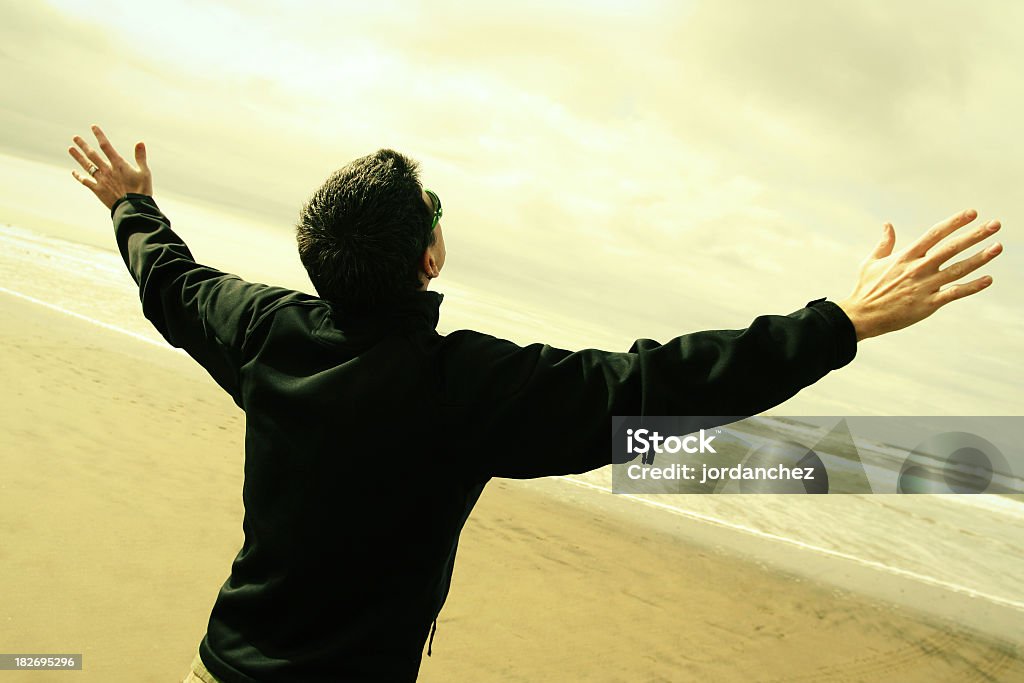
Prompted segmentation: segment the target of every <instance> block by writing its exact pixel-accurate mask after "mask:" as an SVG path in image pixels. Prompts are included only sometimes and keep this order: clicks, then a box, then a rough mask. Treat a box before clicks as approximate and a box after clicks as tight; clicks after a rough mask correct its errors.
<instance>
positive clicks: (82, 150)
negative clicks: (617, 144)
mask: <svg viewBox="0 0 1024 683" xmlns="http://www.w3.org/2000/svg"><path fill="white" fill-rule="evenodd" d="M93 132H94V133H95V135H96V138H97V140H98V142H99V146H100V149H101V150H102V151H103V153H104V155H100V154H99V152H97V151H96V150H94V149H93V148H92V147H91V146H90V145H89V144H88V143H86V141H85V140H83V139H82V138H80V137H75V138H74V141H75V144H76V146H77V147H72V148H70V149H69V151H70V153H71V155H72V156H73V157H74V158H75V159H76V160H77V161H78V163H79V164H81V166H82V167H83V168H84V169H85V170H86V171H87V173H86V174H83V173H81V172H79V171H74V172H73V174H74V176H75V178H76V179H77V180H78V181H79V182H81V183H82V184H83V185H85V186H86V187H88V188H89V189H90V190H92V191H93V193H94V194H95V195H96V196H97V197H98V198H99V199H100V200H101V201H102V202H103V204H104V205H105V206H107V207H108V208H109V209H110V210H111V215H112V217H113V221H114V226H115V233H116V239H117V244H118V247H119V249H120V251H121V255H122V256H123V258H124V261H125V264H126V265H127V267H128V269H129V271H130V272H131V274H132V277H133V278H134V279H135V281H136V283H137V284H138V285H139V292H140V298H141V301H142V309H143V312H144V313H145V315H146V317H147V318H148V319H149V320H150V321H152V323H153V324H154V325H155V326H156V328H157V329H158V330H159V331H160V333H161V334H162V335H163V336H164V338H165V339H166V340H167V341H168V342H169V343H170V344H172V345H173V346H176V347H180V348H183V349H185V351H187V352H188V353H189V354H190V355H191V356H192V357H193V358H194V359H195V360H196V361H198V362H199V363H201V364H202V365H203V367H204V368H205V369H206V370H207V371H208V372H209V373H210V375H211V376H212V377H213V378H214V380H216V381H217V383H218V384H220V386H221V387H223V388H224V389H225V390H226V391H227V392H228V393H229V394H230V395H231V396H232V398H233V399H234V401H235V403H236V404H237V405H238V406H239V407H240V408H242V409H243V410H244V411H245V413H246V431H245V483H244V487H243V502H244V504H245V515H244V519H243V530H244V532H245V536H244V541H243V545H242V548H241V550H240V551H239V553H238V555H237V557H236V558H235V560H234V562H233V564H232V567H231V575H230V577H229V578H228V580H227V581H226V582H225V583H224V585H223V587H222V588H221V590H220V593H219V595H218V597H217V600H216V603H215V605H214V607H213V610H212V613H211V616H210V620H209V625H208V628H207V633H206V636H205V637H204V638H203V639H202V641H201V643H200V645H199V653H198V655H197V657H196V659H195V661H194V662H193V669H194V674H193V675H197V676H199V677H200V678H201V679H202V680H208V679H209V680H218V681H225V682H229V683H236V682H237V683H242V682H252V681H288V682H289V683H298V682H302V681H339V680H341V681H357V680H358V681H369V680H372V681H401V680H414V679H415V678H416V675H417V672H418V669H419V665H420V660H421V654H422V650H423V646H424V643H425V642H427V640H428V638H430V639H432V637H433V631H432V629H431V624H432V623H433V624H434V626H435V627H436V617H437V615H438V612H439V611H440V609H441V606H442V604H443V603H444V600H445V598H446V596H447V593H448V589H449V585H450V581H451V577H452V570H453V566H454V561H455V552H456V548H457V544H458V539H459V533H460V531H461V529H462V526H463V524H464V523H465V521H466V518H467V517H468V515H469V513H470V511H471V509H472V507H473V505H474V503H475V502H476V500H477V499H478V497H479V496H480V494H481V491H482V490H483V487H484V486H485V484H486V483H487V482H488V480H489V479H490V478H492V477H518V478H525V477H541V476H546V475H557V474H569V473H577V472H584V471H588V470H592V469H595V468H598V467H601V466H603V465H607V464H609V463H610V462H611V442H610V438H609V435H610V420H611V417H612V416H613V415H712V416H714V415H733V416H736V415H754V414H757V413H759V412H762V411H764V410H766V409H768V408H770V407H772V406H774V405H777V404H778V403H780V402H782V401H784V400H785V399H787V398H789V397H790V396H792V395H794V394H795V393H796V392H797V391H799V390H800V389H801V388H803V387H806V386H808V385H810V384H812V383H814V382H815V381H817V380H818V379H820V378H821V377H822V376H824V375H825V374H827V373H828V372H830V371H831V370H834V369H836V368H840V367H842V366H844V365H846V364H847V363H849V362H850V361H851V360H852V359H853V358H854V356H855V355H856V350H857V342H858V341H859V340H862V339H866V338H868V337H873V336H877V335H880V334H884V333H886V332H891V331H893V330H897V329H900V328H902V327H906V326H907V325H911V324H913V323H915V322H918V321H919V320H922V319H924V318H925V317H927V316H928V315H930V314H931V313H933V312H934V311H935V310H937V309H938V308H939V307H941V306H943V305H944V304H946V303H948V302H950V301H953V300H955V299H959V298H962V297H965V296H969V295H971V294H973V293H975V292H978V291H980V290H982V289H984V288H985V287H986V286H988V285H989V284H990V282H991V278H987V277H984V278H978V279H975V280H973V281H971V282H967V283H964V284H956V285H954V284H952V283H954V282H956V281H958V280H960V279H962V278H963V277H964V276H965V275H967V274H968V273H971V272H973V271H974V270H976V269H977V268H979V267H980V266H982V265H983V264H985V263H987V262H988V261H989V260H991V259H992V258H994V257H995V255H997V254H998V253H999V249H1000V248H999V245H994V247H993V248H990V249H987V250H985V251H982V252H979V253H978V254H976V255H974V256H971V257H970V258H966V259H963V260H961V261H959V262H956V263H953V264H952V265H949V266H948V267H945V268H941V266H942V264H944V263H946V262H947V261H949V260H950V259H951V258H953V257H954V256H955V255H956V254H959V253H961V252H963V251H964V250H965V249H967V248H968V247H970V246H971V245H973V244H976V243H978V242H980V241H982V240H983V239H985V238H987V237H989V236H990V235H991V234H992V233H994V232H995V231H996V230H997V229H998V228H999V223H998V222H997V221H992V222H990V223H988V224H986V225H985V226H982V228H980V229H974V230H971V231H970V232H964V233H960V234H959V235H958V236H957V237H955V238H952V239H947V238H950V237H951V236H952V235H953V234H954V233H955V232H956V231H957V230H958V229H960V228H962V227H964V226H966V225H967V224H968V223H970V222H971V221H972V220H973V219H974V218H975V217H976V213H975V212H974V211H964V212H960V213H957V214H956V215H954V216H951V217H950V218H948V219H947V220H945V221H942V222H941V223H938V224H936V225H935V227H933V228H932V229H931V230H929V231H928V232H927V233H925V234H924V235H923V236H922V237H921V238H920V239H918V240H917V241H916V242H914V243H913V244H911V245H910V246H909V247H907V248H906V249H905V250H904V251H902V252H900V253H899V254H896V255H893V248H894V244H895V232H894V230H893V228H892V226H891V225H890V224H886V226H885V229H884V231H883V235H882V240H881V241H880V242H879V244H878V245H877V246H876V247H875V249H874V251H873V252H872V253H871V255H870V256H869V257H868V259H866V260H865V262H864V263H863V265H862V267H861V270H860V276H859V279H858V281H857V284H856V286H855V287H854V290H853V293H852V294H851V295H850V296H849V297H848V298H846V299H845V300H843V301H841V302H840V303H838V304H836V303H832V302H829V301H826V300H824V299H818V300H815V301H812V302H811V303H809V304H808V305H807V306H805V307H804V308H801V309H800V310H797V311H795V312H793V313H791V314H789V315H786V316H777V315H765V316H760V317H758V318H756V319H755V320H754V321H753V323H752V324H751V325H750V327H748V328H746V329H742V330H720V331H711V332H698V333H694V334H689V335H685V336H681V337H678V338H676V339H673V340H671V341H669V342H667V343H665V344H658V343H655V342H652V341H650V340H639V341H637V342H636V343H635V344H634V345H633V347H632V348H631V349H630V351H629V352H627V353H610V352H603V351H597V350H585V351H579V352H575V353H573V352H569V351H564V350H561V349H556V348H552V347H550V346H547V345H541V344H533V345H530V346H526V347H520V346H517V345H515V344H513V343H511V342H508V341H504V340H501V339H496V338H494V337H491V336H488V335H485V334H481V333H478V332H473V331H469V330H460V331H457V332H453V333H451V334H449V335H447V336H442V335H440V334H438V333H437V332H436V331H435V327H436V325H437V322H438V315H439V306H440V303H441V295H440V294H437V293H435V292H431V291H429V290H428V286H429V284H430V280H432V279H433V278H436V277H437V276H438V275H439V274H440V272H441V269H442V267H443V266H444V262H445V247H444V238H443V236H442V232H441V223H440V221H439V219H440V218H441V215H442V214H441V203H440V200H439V199H438V197H437V195H436V194H434V193H432V192H429V191H426V190H424V189H423V188H422V186H421V185H420V182H419V179H418V177H417V168H416V164H415V163H414V162H412V161H411V160H409V159H407V158H406V157H404V156H402V155H400V154H398V153H397V152H394V151H391V150H380V151H378V152H377V153H375V154H372V155H369V156H366V157H363V158H361V159H357V160H356V161H353V162H352V163H350V164H349V165H347V166H345V167H344V168H342V169H341V170H339V171H337V172H336V173H334V174H333V175H332V176H331V177H330V178H328V179H327V181H326V182H325V183H324V185H323V186H322V187H321V188H320V189H318V190H317V191H316V192H315V193H314V194H313V196H312V198H311V199H310V200H309V202H308V203H307V205H306V206H305V208H304V209H303V211H302V213H301V218H300V221H299V225H298V246H299V253H300V256H301V259H302V263H303V264H304V266H305V267H306V269H307V271H308V273H309V277H310V280H311V281H312V283H313V286H314V287H315V288H316V290H317V292H318V293H319V295H320V296H319V297H314V296H311V295H309V294H304V293H301V292H297V291H291V290H287V289H283V288H280V287H272V286H267V285H263V284H255V283H249V282H245V281H243V280H242V279H240V278H238V277H237V276H234V275H230V274H226V273H223V272H221V271H218V270H216V269H214V268H210V267H208V266H204V265H200V264H197V263H196V262H195V261H194V260H193V258H192V255H191V254H190V252H189V250H188V248H187V247H186V246H185V244H184V242H182V240H181V239H180V238H179V237H178V235H177V234H175V233H174V232H173V231H172V230H171V227H170V223H169V221H168V220H167V218H166V217H165V216H164V215H163V214H162V213H161V212H160V210H159V209H158V208H157V205H156V203H155V202H154V200H153V198H152V195H153V184H152V176H151V173H150V170H149V167H148V165H147V161H146V150H145V147H144V145H143V144H142V143H139V144H138V145H136V147H135V160H136V163H137V167H135V166H133V165H131V164H130V163H128V162H127V161H125V160H124V159H123V158H122V157H121V156H120V155H119V154H118V153H117V152H116V151H115V149H114V148H113V146H112V145H111V144H110V142H109V141H108V140H107V138H106V136H105V135H104V134H103V132H102V131H101V130H100V129H99V128H98V127H95V126H94V127H93ZM427 653H428V654H430V649H429V645H428V652H427Z"/></svg>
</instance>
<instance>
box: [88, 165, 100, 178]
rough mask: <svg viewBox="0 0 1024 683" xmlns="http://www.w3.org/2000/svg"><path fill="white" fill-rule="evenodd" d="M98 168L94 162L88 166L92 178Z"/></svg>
mask: <svg viewBox="0 0 1024 683" xmlns="http://www.w3.org/2000/svg"><path fill="white" fill-rule="evenodd" d="M98 170H100V167H99V166H97V165H96V164H91V165H90V166H89V175H91V176H92V177H93V178H95V177H96V171H98Z"/></svg>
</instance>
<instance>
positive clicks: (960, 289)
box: [934, 275, 992, 306]
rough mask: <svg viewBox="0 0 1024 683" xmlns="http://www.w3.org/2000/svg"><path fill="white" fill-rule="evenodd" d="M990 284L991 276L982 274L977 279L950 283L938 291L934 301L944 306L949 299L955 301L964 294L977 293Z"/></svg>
mask: <svg viewBox="0 0 1024 683" xmlns="http://www.w3.org/2000/svg"><path fill="white" fill-rule="evenodd" d="M990 284H992V276H990V275H984V276H982V277H979V278H978V279H977V280H971V281H970V282H965V283H964V284H962V285H950V286H949V287H946V288H945V289H943V290H941V291H939V293H938V294H936V295H935V299H934V301H935V303H937V304H938V305H939V306H945V305H946V304H948V303H949V302H950V301H956V300H957V299H963V298H964V297H965V296H971V295H972V294H977V293H978V292H980V291H981V290H983V289H985V288H986V287H988V286H989V285H990Z"/></svg>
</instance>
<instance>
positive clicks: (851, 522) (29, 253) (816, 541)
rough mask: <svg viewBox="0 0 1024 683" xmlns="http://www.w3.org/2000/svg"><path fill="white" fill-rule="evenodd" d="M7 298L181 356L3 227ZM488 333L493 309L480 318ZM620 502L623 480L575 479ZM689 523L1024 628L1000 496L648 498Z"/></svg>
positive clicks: (41, 246) (1005, 504)
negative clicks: (937, 592) (999, 615)
mask: <svg viewBox="0 0 1024 683" xmlns="http://www.w3.org/2000/svg"><path fill="white" fill-rule="evenodd" d="M0 247H2V248H0V297H19V298H22V299H24V300H29V301H32V302H34V303H36V304H37V305H40V306H46V307H49V308H52V309H55V310H59V311H61V312H62V313H64V314H66V315H72V316H76V317H80V318H83V319H87V320H89V321H92V322H94V323H95V324H99V325H102V326H105V327H107V328H109V329H111V330H113V331H114V332H117V333H119V334H123V335H125V336H126V337H128V338H130V339H132V340H134V341H131V342H128V343H148V344H156V345H159V346H163V347H165V348H167V349H168V350H172V349H170V347H169V346H167V344H166V343H165V342H164V341H163V339H162V338H161V337H160V335H159V334H158V333H157V332H156V331H155V330H154V329H153V328H152V327H151V326H150V325H149V323H148V322H147V321H146V320H145V319H144V318H143V316H142V313H141V308H140V305H139V300H138V292H137V289H136V287H135V285H134V283H133V282H132V279H131V277H130V275H129V274H128V272H127V270H126V269H125V266H124V264H123V262H122V261H121V258H120V255H119V254H118V253H117V252H116V251H114V250H113V248H111V249H103V248H99V247H97V246H93V245H88V244H82V243H76V242H72V241H68V240H65V239H62V238H59V237H55V236H51V235H47V234H43V233H41V232H37V231H34V230H30V229H27V228H23V227H18V226H12V225H3V226H0ZM476 314H477V317H478V320H477V321H476V322H477V323H479V324H480V325H481V326H482V327H483V329H486V328H487V316H488V311H487V309H486V307H482V308H480V309H479V310H478V311H476ZM566 483H567V484H575V485H577V486H584V487H589V488H599V489H604V490H608V491H610V490H611V469H610V468H604V469H601V470H596V471H594V472H590V473H587V474H584V475H579V476H576V477H571V478H566ZM629 499H631V500H634V501H635V502H637V504H648V505H652V506H655V507H657V508H658V509H660V510H662V511H663V512H665V513H677V514H682V515H684V516H687V517H690V518H691V519H696V520H701V521H707V522H709V523H713V524H716V525H719V526H722V527H727V528H731V529H733V530H735V531H736V532H737V533H742V534H753V535H755V536H759V537H760V538H762V539H767V540H769V541H773V542H776V543H778V544H780V545H783V546H788V547H792V548H793V549H794V552H808V553H814V554H816V555H818V556H821V557H826V558H832V559H834V561H835V562H838V563H842V562H853V563H857V564H859V565H860V566H863V567H867V568H870V569H873V570H876V571H877V572H878V575H879V578H880V580H884V578H885V577H886V576H892V575H898V576H901V577H904V578H907V579H910V580H913V581H919V582H921V583H924V584H927V585H930V586H933V587H936V588H938V589H941V590H949V591H952V592H956V593H960V594H962V595H967V596H969V597H971V598H974V599H976V600H979V601H983V602H988V603H991V604H995V605H999V606H1001V607H1002V608H1005V609H1008V610H1016V611H1018V612H1019V615H1020V617H1021V619H1022V621H1024V582H1022V581H1021V580H1020V578H1019V575H1018V570H1019V568H1020V567H1021V566H1024V502H1022V501H1021V500H1020V499H1019V498H1010V497H1003V496H994V495H917V496H900V495H879V494H875V495H869V494H864V495H862V494H847V495H834V496H807V497H802V496H776V495H760V496H758V495H654V494H648V495H642V496H629Z"/></svg>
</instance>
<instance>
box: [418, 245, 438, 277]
mask: <svg viewBox="0 0 1024 683" xmlns="http://www.w3.org/2000/svg"><path fill="white" fill-rule="evenodd" d="M420 271H422V272H423V274H424V275H426V276H427V278H429V279H433V278H435V277H437V276H438V275H440V274H441V270H440V269H439V268H438V267H437V261H436V260H435V259H434V250H433V249H431V248H430V247H427V248H426V249H424V250H423V256H421V257H420Z"/></svg>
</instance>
